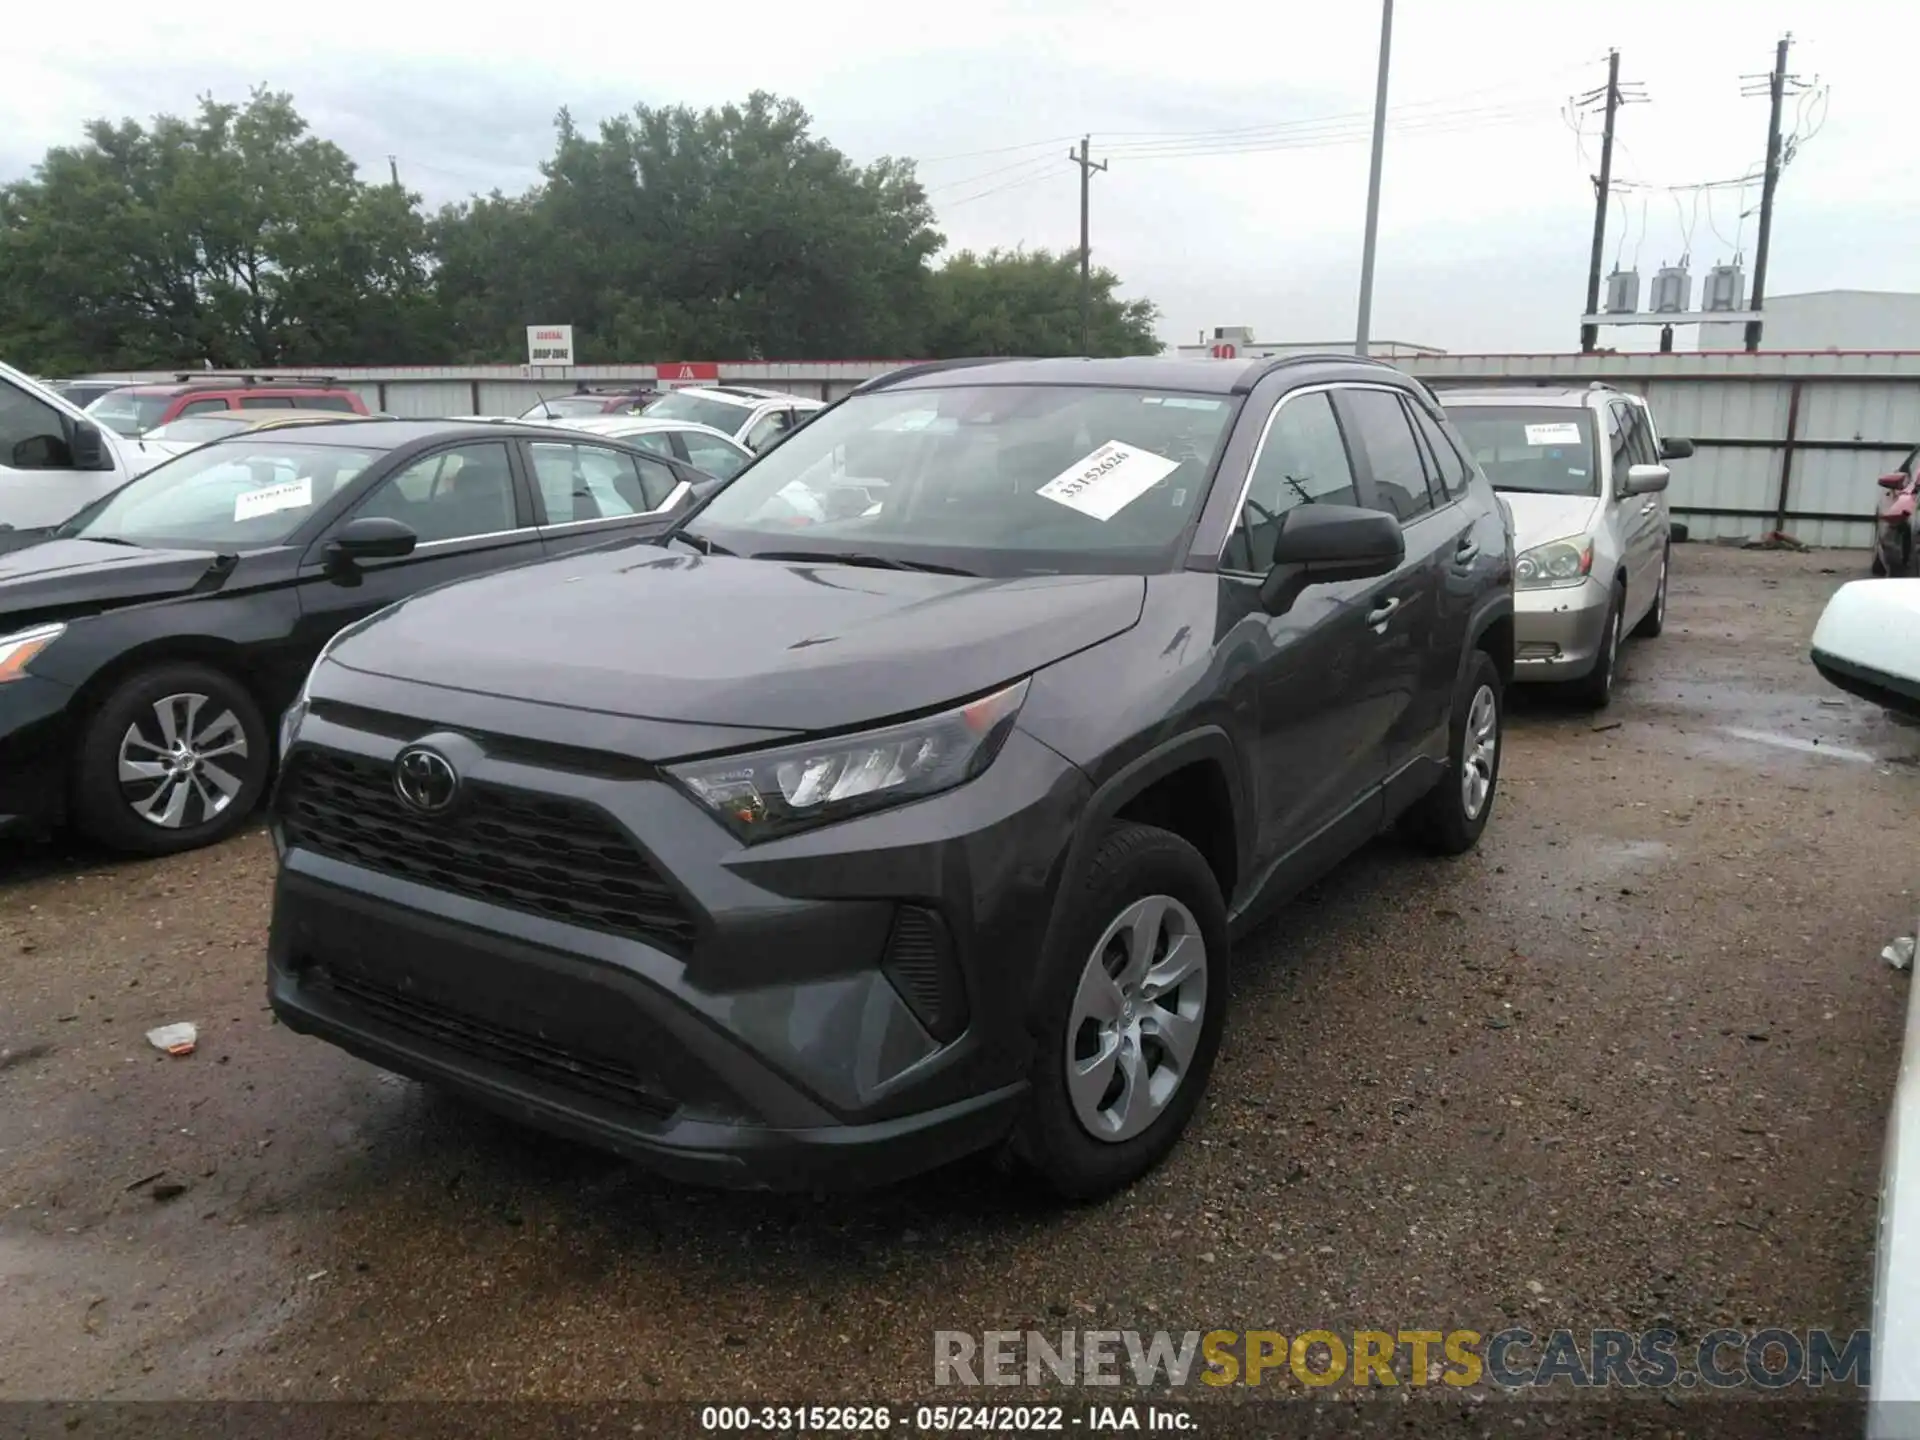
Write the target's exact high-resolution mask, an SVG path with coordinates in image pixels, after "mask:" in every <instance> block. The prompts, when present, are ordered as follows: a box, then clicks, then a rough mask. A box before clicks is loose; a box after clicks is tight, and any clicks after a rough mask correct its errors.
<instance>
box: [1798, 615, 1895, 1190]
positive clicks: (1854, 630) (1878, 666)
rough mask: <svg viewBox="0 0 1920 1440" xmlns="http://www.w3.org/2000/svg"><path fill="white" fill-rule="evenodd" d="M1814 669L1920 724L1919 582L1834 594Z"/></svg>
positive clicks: (1817, 634) (1819, 630) (1820, 628)
mask: <svg viewBox="0 0 1920 1440" xmlns="http://www.w3.org/2000/svg"><path fill="white" fill-rule="evenodd" d="M1813 667H1814V669H1816V670H1818V671H1819V672H1820V673H1821V674H1822V675H1823V676H1825V677H1826V679H1827V681H1828V682H1829V683H1830V684H1833V685H1836V686H1838V687H1839V688H1840V689H1842V690H1845V691H1846V692H1847V693H1848V694H1849V695H1858V696H1859V697H1860V698H1861V699H1862V700H1871V701H1872V702H1873V703H1874V704H1876V705H1880V706H1883V707H1885V708H1886V709H1888V710H1893V711H1897V712H1898V713H1900V714H1902V715H1909V716H1912V717H1914V718H1915V719H1920V580H1910V579H1893V580H1853V581H1849V582H1848V583H1847V584H1845V585H1842V586H1841V587H1840V588H1839V589H1838V590H1836V591H1834V592H1833V598H1832V599H1831V600H1829V601H1827V608H1826V609H1825V610H1823V611H1822V612H1821V613H1820V623H1819V624H1818V625H1817V626H1815V627H1814V631H1813ZM1916 1103H1920V1102H1916ZM1916 1183H1920V1182H1916ZM1916 1200H1920V1197H1916Z"/></svg>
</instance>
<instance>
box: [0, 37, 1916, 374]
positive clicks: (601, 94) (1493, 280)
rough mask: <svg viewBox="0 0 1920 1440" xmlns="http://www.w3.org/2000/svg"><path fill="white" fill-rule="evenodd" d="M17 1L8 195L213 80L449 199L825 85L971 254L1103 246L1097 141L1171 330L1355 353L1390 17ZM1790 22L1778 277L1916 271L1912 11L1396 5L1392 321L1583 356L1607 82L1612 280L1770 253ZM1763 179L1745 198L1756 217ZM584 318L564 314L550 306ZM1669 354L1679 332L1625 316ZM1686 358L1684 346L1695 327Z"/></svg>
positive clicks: (814, 97) (1797, 286)
mask: <svg viewBox="0 0 1920 1440" xmlns="http://www.w3.org/2000/svg"><path fill="white" fill-rule="evenodd" d="M79 14H80V12H75V11H69V10H66V9H64V8H63V7H61V6H58V5H40V4H34V5H25V4H23V5H19V6H15V7H13V9H12V11H11V12H10V13H9V15H8V18H7V21H6V23H5V27H4V29H5V33H6V38H7V48H8V50H9V52H10V53H9V63H8V65H7V83H6V84H5V85H4V86H0V178H14V177H17V176H20V175H24V174H25V173H27V172H28V171H29V170H30V169H31V168H32V166H33V164H34V163H35V162H36V161H37V160H38V159H39V157H40V155H41V154H42V153H43V152H44V150H45V149H46V147H47V146H49V145H53V144H59V143H66V142H71V141H73V140H75V139H77V138H78V137H79V132H80V127H81V125H82V123H83V122H84V121H85V120H87V119H88V118H90V117H94V116H108V117H114V118H118V117H123V116H129V115H131V116H138V117H146V116H150V115H152V114H154V113H155V112H159V111H171V112H174V113H186V112H188V111H190V110H191V109H192V108H193V105H194V101H195V97H196V96H197V95H200V94H204V93H207V92H212V93H213V94H214V95H215V96H217V97H219V98H222V99H236V100H237V99H241V98H244V96H245V93H246V90H247V87H248V86H249V85H251V84H256V83H261V82H264V83H267V84H269V85H271V86H273V87H275V88H277V89H283V90H288V91H291V92H292V94H293V96H294V98H295V101H296V103H297V104H298V105H299V107H300V109H301V111H302V112H303V113H304V114H305V115H306V117H307V119H308V120H309V121H310V122H311V123H312V125H313V126H314V128H315V130H316V131H317V132H318V133H320V134H321V135H324V136H326V137H328V138H330V139H332V140H334V141H336V142H337V143H338V144H340V145H341V146H343V147H344V148H345V149H346V150H347V151H348V152H349V153H350V154H351V155H353V156H354V158H355V159H356V160H357V161H358V162H359V163H360V164H361V166H362V168H363V173H365V174H367V175H369V176H375V177H380V178H384V174H385V171H386V167H387V157H388V156H389V155H393V156H396V157H397V160H398V164H399V166H400V172H401V177H402V179H403V180H404V181H405V183H406V184H407V185H408V186H409V187H410V188H412V189H415V190H418V191H420V192H421V193H422V194H423V195H424V196H425V197H426V199H427V201H428V202H429V204H436V205H437V204H438V203H440V202H442V201H445V200H450V199H456V198H459V197H460V196H463V195H465V194H467V193H470V192H472V191H475V190H488V189H492V188H494V187H496V186H498V187H500V188H502V189H505V190H509V191H517V190H520V189H523V188H525V187H526V186H527V185H528V184H530V183H532V182H534V181H535V180H537V179H538V172H537V170H536V169H535V166H536V165H537V163H538V162H539V160H540V159H541V158H542V157H543V156H544V155H546V154H547V153H548V152H549V151H550V149H551V145H552V128H551V122H552V119H553V115H554V112H555V111H556V110H557V109H558V108H559V107H560V106H562V105H567V106H570V107H571V108H572V110H573V113H574V115H575V117H576V118H577V119H578V120H579V121H580V122H581V123H583V124H591V123H592V122H594V121H595V120H597V119H599V118H601V117H603V116H607V115H611V114H614V113H617V112H619V111H621V110H624V109H627V108H630V107H631V106H632V105H634V104H635V103H637V102H644V103H648V104H654V105H662V104H673V103H682V102H684V103H687V104H692V105H696V106H699V105H709V104H716V103H720V102H724V101H726V100H730V99H737V98H740V97H743V96H745V95H746V94H747V93H748V92H749V91H751V90H753V89H756V88H764V89H770V90H775V91H778V92H780V93H782V94H785V95H791V96H793V97H795V98H797V99H799V100H800V101H801V102H802V103H803V104H805V105H806V106H807V108H808V109H809V110H810V111H811V112H812V114H813V116H814V119H815V122H816V127H817V131H818V133H819V134H820V135H822V136H824V137H825V138H827V139H829V140H831V141H832V142H833V143H834V144H836V145H838V146H839V147H840V148H841V149H843V150H845V151H846V152H848V153H849V154H850V155H852V156H853V157H854V158H855V159H856V160H862V161H864V160H868V159H871V158H873V157H876V156H879V155H901V156H910V157H914V158H916V159H918V160H920V162H921V175H922V178H923V180H924V181H925V182H926V184H927V185H928V187H929V189H930V191H931V193H932V199H933V202H934V204H935V207H936V209H937V211H938V213H939V220H940V228H941V229H942V231H943V233H945V234H946V236H947V237H948V241H949V244H950V245H951V246H952V247H954V248H956V249H957V248H960V247H973V248H976V249H984V248H987V247H990V246H995V245H999V246H1014V245H1026V246H1029V247H1035V246H1045V247H1049V248H1053V249H1060V248H1065V247H1071V246H1073V245H1075V244H1077V243H1078V223H1079V211H1078V192H1077V181H1076V178H1075V176H1076V172H1075V169H1074V167H1073V165H1072V164H1070V163H1069V161H1068V159H1067V153H1066V152H1067V148H1068V143H1069V137H1073V136H1077V135H1079V134H1080V133H1082V132H1091V133H1092V136H1093V145H1094V156H1095V158H1096V159H1101V158H1107V159H1108V160H1109V162H1110V165H1111V169H1110V170H1108V171H1107V172H1106V173H1104V174H1100V175H1097V176H1096V177H1095V179H1094V182H1093V250H1094V255H1095V258H1096V261H1097V262H1098V263H1100V264H1104V265H1108V266H1111V267H1112V268H1113V269H1114V270H1116V271H1117V272H1118V273H1119V275H1120V276H1121V279H1122V281H1123V284H1124V288H1125V292H1126V293H1127V294H1129V295H1140V296H1146V297H1149V298H1151V299H1152V300H1153V301H1155V302H1156V303H1157V304H1158V305H1159V306H1160V308H1161V311H1162V317H1163V318H1162V322H1161V335H1162V338H1164V339H1165V340H1167V341H1168V342H1169V343H1185V342H1191V341H1192V340H1194V339H1195V338H1196V337H1197V333H1198V332H1199V331H1200V330H1201V329H1202V328H1203V327H1211V326H1214V325H1232V324H1243V325H1251V326H1253V327H1254V329H1255V332H1256V334H1257V335H1258V336H1259V337H1260V338H1262V339H1272V340H1285V341H1301V340H1334V339H1342V338H1346V337H1350V336H1351V334H1352V331H1353V323H1354V306H1355V301H1356V296H1357V291H1358V278H1359V256H1360V241H1361V233H1362V228H1363V222H1364V214H1365V200H1366V172H1367V127H1368V120H1367V115H1368V112H1369V110H1370V107H1371V105H1372V100H1373V83H1374V75H1375V64H1376V58H1377V48H1376V47H1377V45H1378V41H1379V7H1378V4H1377V3H1376V0H1354V3H1350V4H1345V5H1335V4H1329V3H1326V0H1307V3H1301V0H1266V3H1260V4H1256V3H1253V0H1242V3H1217V0H1182V3H1179V4H1168V3H1166V0H1155V3H1152V4H1137V3H1133V0H1095V3H1076V0H1026V3H1003V0H974V3H973V4H971V5H968V6H966V7H952V6H948V7H921V6H912V5H906V6H903V5H901V4H899V3H898V0H890V3H868V0H834V3H828V4H825V5H813V6H807V5H795V4H792V3H782V4H779V5H772V4H760V3H757V0H732V3H730V4H727V5H725V6H711V5H674V4H671V3H660V4H651V5H646V6H594V5H589V6H580V7H573V6H566V7H548V6H540V5H534V6H528V5H525V4H516V5H497V4H493V3H489V0H463V3H461V4H459V5H448V4H437V3H434V4H429V3H404V4H394V3H389V4H387V5H385V6H381V7H370V6H360V5H355V4H334V5H330V6H327V7H324V8H323V9H321V10H318V11H316V10H314V9H312V8H311V7H291V8H289V7H282V6H271V5H269V6H255V7H252V8H250V9H249V10H248V11H247V12H246V15H245V18H244V20H242V21H239V22H237V23H227V22H226V21H221V22H219V23H215V24H211V25H209V24H208V23H207V21H206V17H205V16H203V15H201V14H200V13H199V12H197V11H194V10H193V9H192V8H191V7H189V8H188V9H186V10H183V11H179V12H178V18H175V17H174V16H172V15H169V13H168V11H167V8H166V7H164V6H155V5H153V4H151V3H150V0H141V3H140V4H138V5H130V4H129V5H122V4H120V3H117V0H96V3H94V4H92V5H90V6H88V7H86V9H85V11H84V16H83V18H81V19H80V20H78V21H76V16H77V15H79ZM1794 26H1798V27H1799V28H1798V29H1796V31H1795V35H1794V41H1795V44H1794V50H1793V54H1792V60H1791V66H1790V68H1791V69H1793V70H1794V71H1796V72H1797V73H1799V74H1800V75H1801V76H1803V77H1805V78H1806V79H1807V80H1808V81H1809V82H1811V81H1812V80H1814V78H1815V77H1816V76H1817V77H1818V80H1819V83H1820V85H1822V86H1827V87H1830V93H1829V94H1828V96H1827V97H1826V99H1825V102H1824V104H1823V105H1821V104H1815V103H1813V102H1814V99H1815V96H1814V95H1812V94H1810V95H1809V96H1808V97H1807V99H1806V100H1804V101H1803V100H1798V99H1796V100H1794V101H1790V102H1789V105H1788V110H1787V118H1788V122H1789V126H1792V125H1794V124H1796V123H1797V124H1798V125H1799V128H1800V129H1801V130H1802V131H1803V132H1804V131H1809V130H1813V129H1814V128H1815V127H1816V126H1817V133H1814V134H1811V135H1809V136H1808V138H1807V139H1806V140H1805V142H1804V145H1803V147H1802V148H1801V149H1800V152H1799V154H1798V157H1797V158H1796V159H1795V160H1794V163H1793V164H1792V165H1791V167H1790V168H1789V169H1788V171H1787V173H1786V176H1785V179H1784V180H1783V182H1782V185H1781V192H1780V199H1779V204H1778V213H1777V215H1776V223H1775V231H1774V240H1773V256H1772V260H1771V274H1770V276H1769V286H1768V288H1769V289H1770V290H1771V291H1773V292H1774V293H1776V294H1778V293H1789V292H1794V291H1800V290H1818V289H1831V288H1852V289H1880V290H1920V243H1916V236H1920V196H1917V195H1916V193H1915V189H1914V185H1913V174H1914V168H1913V167H1914V162H1913V144H1914V139H1915V135H1916V132H1920V122H1917V121H1916V120H1915V118H1914V117H1915V113H1916V112H1915V108H1914V107H1915V103H1916V97H1917V96H1920V80H1916V65H1915V60H1914V56H1915V55H1916V53H1920V45H1917V44H1916V41H1920V5H1915V4H1912V3H1899V0H1885V3H1877V0H1825V3H1823V4H1821V5H1818V6H1807V5H1804V4H1799V5H1795V4H1787V3H1782V0H1741V3H1738V4H1735V3H1726V0H1611V3H1609V4H1605V5H1592V4H1575V3H1571V0H1399V4H1398V5H1397V7H1396V15H1395V33H1394V39H1393V72H1392V94H1391V97H1390V101H1389V114H1390V121H1391V123H1390V128H1389V131H1388V136H1387V147H1386V169H1385V186H1384V191H1383V200H1382V207H1381V220H1380V253H1379V262H1378V271H1377V281H1376V297H1375V308H1374V323H1373V333H1374V335H1375V337H1376V338H1380V339H1394V340H1404V341H1413V342H1418V343H1422V344H1429V345H1438V346H1441V347H1443V348H1445V349H1448V350H1453V351H1457V352H1464V351H1512V350H1555V349H1567V348H1571V346H1572V343H1573V342H1574V340H1575V338H1576V336H1577V316H1578V313H1579V309H1580V304H1581V301H1582V300H1583V299H1584V289H1585V273H1586V263H1587V252H1588V247H1589V244H1590V240H1591V229H1592V223H1593V220H1592V216H1593V210H1592V187H1591V183H1590V181H1589V180H1588V178H1587V177H1588V175H1589V174H1590V173H1591V172H1592V171H1593V170H1594V169H1595V168H1597V163H1598V139H1597V137H1598V131H1599V119H1598V116H1597V115H1596V116H1593V117H1591V118H1590V119H1589V120H1588V121H1587V122H1586V127H1585V128H1586V131H1587V134H1586V136H1585V138H1584V139H1583V138H1582V137H1581V136H1579V135H1576V133H1575V132H1574V130H1573V129H1572V128H1570V126H1569V125H1568V123H1567V120H1566V118H1565V116H1564V114H1563V111H1564V109H1565V106H1566V103H1567V100H1568V97H1569V96H1570V95H1572V94H1574V93H1576V92H1578V91H1582V90H1587V89H1590V88H1593V87H1596V86H1598V85H1600V84H1601V83H1602V81H1603V80H1604V78H1605V58H1604V57H1605V53H1606V50H1607V48H1608V47H1609V46H1617V47H1618V48H1619V49H1620V51H1621V54H1622V68H1621V75H1622V79H1623V80H1624V81H1636V82H1639V84H1640V86H1642V87H1643V88H1644V93H1645V94H1646V95H1647V96H1648V97H1649V99H1650V103H1648V104H1644V105H1634V106H1631V107H1629V108H1628V109H1626V110H1625V111H1623V113H1622V118H1621V124H1620V134H1621V137H1622V142H1623V143H1622V145H1621V146H1620V147H1619V148H1618V149H1617V150H1616V154H1615V173H1616V178H1618V179H1622V180H1625V181H1628V182H1633V183H1634V184H1636V185H1637V186H1639V187H1658V188H1636V189H1635V190H1633V191H1632V192H1631V193H1629V194H1627V195H1624V196H1620V197H1616V200H1615V203H1614V210H1613V222H1612V223H1611V224H1610V226H1609V233H1608V240H1607V263H1608V265H1609V266H1611V265H1612V264H1613V263H1614V261H1615V259H1616V257H1617V258H1619V260H1620V261H1621V263H1622V264H1623V265H1626V266H1629V267H1631V266H1633V265H1634V264H1636V263H1637V264H1638V267H1639V269H1640V271H1641V273H1642V275H1643V277H1644V279H1643V296H1644V289H1645V286H1647V285H1648V284H1650V281H1651V275H1652V271H1653V270H1654V269H1655V268H1656V267H1658V266H1659V265H1661V264H1662V263H1665V262H1669V261H1673V260H1677V259H1678V258H1679V257H1680V255H1681V253H1682V252H1683V251H1686V250H1687V249H1688V248H1689V245H1690V246H1691V253H1692V258H1693V270H1694V276H1695V285H1696V293H1697V287H1698V284H1699V280H1700V277H1701V276H1702V275H1703V274H1704V272H1705V270H1706V268H1707V266H1709V265H1711V264H1713V263H1715V262H1716V261H1718V260H1720V259H1722V258H1726V257H1728V256H1730V255H1731V254H1732V252H1733V250H1734V248H1735V246H1736V245H1740V246H1741V247H1742V248H1744V250H1745V251H1746V257H1747V264H1748V273H1749V276H1750V275H1751V269H1752V252H1753V244H1754V239H1755V233H1756V228H1757V227H1756V220H1755V218H1754V217H1753V216H1752V215H1749V216H1747V217H1746V218H1745V219H1744V220H1743V219H1742V218H1741V211H1742V210H1743V209H1747V210H1752V209H1754V208H1756V207H1757V205H1758V199H1759V191H1758V188H1757V185H1756V186H1755V187H1754V188H1752V189H1749V190H1747V191H1745V192H1741V191H1738V190H1726V189H1723V190H1719V191H1714V192H1686V191H1678V192H1672V191H1669V190H1668V189H1667V188H1665V187H1671V186H1679V185H1692V184H1695V183H1697V182H1701V181H1710V180H1721V179H1727V178H1732V177H1738V176H1741V175H1742V174H1744V173H1745V172H1747V171H1748V170H1749V169H1757V168H1758V164H1759V161H1760V160H1761V158H1762V156H1763V154H1764V146H1765V138H1766V122H1767V115H1766V101H1765V100H1764V99H1763V98H1762V99H1743V98H1742V97H1741V93H1740V92H1741V82H1742V76H1743V75H1748V74H1753V73H1758V72H1764V71H1765V70H1767V69H1768V68H1769V67H1770V65H1771V62H1772V59H1773V47H1774V44H1775V42H1776V41H1777V40H1778V39H1779V38H1780V37H1781V35H1783V34H1784V33H1785V32H1786V30H1787V29H1788V28H1789V27H1794ZM1742 199H1744V201H1745V204H1744V206H1743V205H1742V204H1741V203H1740V202H1741V200H1742ZM544 318H551V319H565V318H567V317H564V316H558V317H544ZM1610 334H1611V336H1612V337H1613V339H1614V341H1615V343H1619V344H1620V345H1621V346H1622V348H1627V347H1628V346H1630V345H1635V346H1645V345H1651V344H1652V343H1653V340H1654V335H1655V332H1653V331H1651V330H1648V331H1641V332H1633V331H1613V332H1610ZM1686 344H1687V342H1686V341H1685V340H1683V341H1682V345H1683V348H1684V346H1685V345H1686Z"/></svg>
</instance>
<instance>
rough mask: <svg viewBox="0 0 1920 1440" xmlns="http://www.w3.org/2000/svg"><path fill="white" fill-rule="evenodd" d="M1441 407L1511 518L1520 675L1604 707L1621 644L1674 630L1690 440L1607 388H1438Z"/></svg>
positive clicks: (1631, 397) (1516, 673)
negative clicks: (1671, 614)
mask: <svg viewBox="0 0 1920 1440" xmlns="http://www.w3.org/2000/svg"><path fill="white" fill-rule="evenodd" d="M1440 403H1441V404H1442V405H1443V406H1444V407H1445V408H1446V412H1447V418H1448V419H1449V420H1451V421H1452V422H1453V425H1454V428H1455V429H1456V430H1457V431H1459V433H1460V438H1461V439H1463V440H1464V441H1466V444H1467V448H1468V449H1469V450H1470V451H1471V452H1472V453H1473V458H1474V460H1475V461H1476V462H1477V463H1478V464H1479V466H1480V468H1481V469H1482V470H1484V471H1485V472H1486V475H1487V478H1488V479H1489V480H1491V481H1492V482H1493V488H1494V491H1495V493H1497V494H1498V495H1499V496H1500V498H1501V499H1502V500H1504V501H1506V503H1507V508H1508V510H1509V512H1510V513H1511V514H1512V516H1513V527H1514V549H1515V550H1516V551H1517V552H1518V554H1517V558H1516V560H1515V564H1514V585H1513V589H1514V617H1513V621H1514V625H1513V629H1514V667H1513V678H1514V679H1515V680H1553V681H1564V682H1569V683H1570V684H1571V685H1572V686H1573V687H1574V689H1575V690H1576V691H1577V692H1578V693H1579V695H1580V698H1581V699H1582V700H1583V701H1585V702H1586V703H1587V704H1589V705H1592V706H1594V707H1596V708H1597V707H1599V706H1603V705H1605V704H1606V703H1607V702H1608V700H1610V699H1611V698H1612V696H1613V681H1614V673H1615V669H1616V666H1617V662H1618V660H1619V655H1620V641H1621V639H1622V638H1623V637H1625V636H1627V635H1630V634H1633V635H1645V636H1654V635H1658V634H1659V633H1660V630H1661V627H1662V626H1663V625H1664V624H1665V623H1666V617H1667V560H1668V556H1669V554H1670V551H1671V548H1672V546H1671V526H1670V523H1669V516H1668V512H1667V497H1666V493H1665V492H1666V489H1667V485H1668V483H1669V481H1670V479H1671V475H1672V472H1671V471H1670V470H1669V468H1668V462H1669V461H1672V460H1682V459H1685V458H1686V457H1687V456H1689V455H1691V454H1692V453H1693V444H1692V442H1691V441H1687V440H1663V439H1662V438H1661V437H1660V433H1659V431H1658V430H1657V429H1656V428H1655V427H1654V423H1653V412H1652V411H1651V410H1650V409H1649V408H1648V405H1647V402H1646V401H1645V400H1643V399H1642V398H1641V397H1640V396H1638V395H1635V394H1634V393H1632V392H1631V391H1627V390H1617V389H1615V388H1613V387H1612V386H1608V385H1602V384H1598V383H1596V384H1593V385H1589V386H1587V387H1585V388H1584V389H1560V388H1552V387H1546V386H1534V385H1507V386H1502V387H1500V388H1498V389H1484V390H1483V389H1472V390H1443V391H1441V392H1440Z"/></svg>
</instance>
